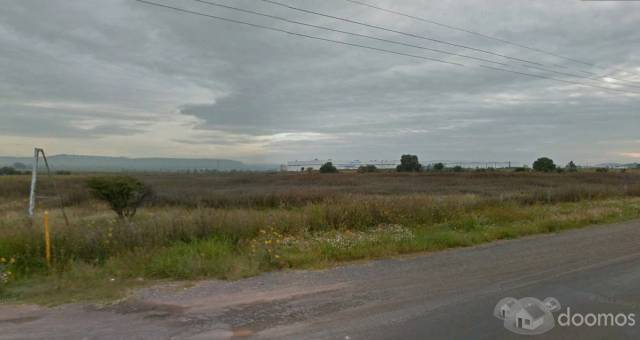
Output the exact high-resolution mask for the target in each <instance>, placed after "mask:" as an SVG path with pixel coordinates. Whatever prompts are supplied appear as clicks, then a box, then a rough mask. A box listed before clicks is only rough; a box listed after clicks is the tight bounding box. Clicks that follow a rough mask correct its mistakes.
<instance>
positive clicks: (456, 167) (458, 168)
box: [453, 165, 464, 172]
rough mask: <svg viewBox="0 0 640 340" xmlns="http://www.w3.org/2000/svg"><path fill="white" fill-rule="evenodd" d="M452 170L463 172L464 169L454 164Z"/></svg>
mask: <svg viewBox="0 0 640 340" xmlns="http://www.w3.org/2000/svg"><path fill="white" fill-rule="evenodd" d="M453 171H454V172H463V171H464V169H463V168H462V167H461V166H460V165H456V166H454V167H453Z"/></svg>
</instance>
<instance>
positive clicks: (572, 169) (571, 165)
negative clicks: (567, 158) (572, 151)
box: [565, 161, 578, 172]
mask: <svg viewBox="0 0 640 340" xmlns="http://www.w3.org/2000/svg"><path fill="white" fill-rule="evenodd" d="M565 170H567V171H568V172H576V171H578V166H577V165H576V163H574V162H573V161H571V162H569V163H568V164H567V166H565Z"/></svg>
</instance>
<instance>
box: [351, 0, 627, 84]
mask: <svg viewBox="0 0 640 340" xmlns="http://www.w3.org/2000/svg"><path fill="white" fill-rule="evenodd" d="M345 1H348V2H351V3H354V4H357V5H361V6H365V7H369V8H373V9H376V10H379V11H383V12H388V13H392V14H396V15H399V16H403V17H406V18H411V19H414V20H418V21H422V22H426V23H430V24H433V25H437V26H440V27H445V28H448V29H451V30H455V31H460V32H465V33H469V34H473V35H476V36H480V37H483V38H486V39H490V40H495V41H499V42H501V43H504V44H509V45H513V46H517V47H520V48H524V49H527V50H530V51H535V52H538V53H543V54H546V55H550V56H553V57H556V58H560V59H564V60H568V61H572V62H574V63H578V64H582V65H586V66H591V67H598V68H602V67H599V66H598V65H596V64H594V63H591V62H587V61H584V60H580V59H575V58H572V57H567V56H564V55H561V54H557V53H554V52H550V51H547V50H543V49H540V48H537V47H531V46H527V45H524V44H520V43H517V42H513V41H509V40H506V39H502V38H497V37H494V36H491V35H488V34H484V33H480V32H477V31H473V30H470V29H465V28H461V27H456V26H452V25H448V24H445V23H442V22H438V21H435V20H431V19H426V18H422V17H417V16H415V15H411V14H407V13H403V12H399V11H395V10H392V9H388V8H383V7H379V6H376V5H372V4H370V3H366V2H362V1H358V0H345ZM554 66H557V67H562V68H566V66H564V65H559V64H554ZM614 70H616V69H614ZM578 71H580V72H583V73H585V74H590V75H593V76H596V77H600V76H598V74H597V73H594V72H591V71H586V70H578ZM617 71H620V70H617ZM602 77H606V75H604V76H602ZM609 78H611V79H615V80H618V81H623V82H631V81H630V80H624V79H616V78H612V77H610V76H609Z"/></svg>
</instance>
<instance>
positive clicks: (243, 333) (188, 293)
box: [0, 221, 640, 340]
mask: <svg viewBox="0 0 640 340" xmlns="http://www.w3.org/2000/svg"><path fill="white" fill-rule="evenodd" d="M504 297H514V298H518V299H519V298H522V297H535V298H538V299H540V300H542V299H544V298H547V297H554V298H556V299H557V300H558V301H559V302H560V304H561V310H560V312H563V311H565V310H566V308H567V307H569V308H570V309H571V312H572V313H582V314H585V315H586V314H588V313H614V314H619V313H623V314H626V315H628V314H629V313H635V314H636V316H635V319H636V324H635V325H633V326H629V325H626V326H615V325H614V326H611V325H609V326H599V327H597V326H594V327H587V326H584V325H583V326H580V327H578V326H560V325H558V324H556V326H555V327H554V328H553V329H551V330H550V331H549V332H547V333H545V334H542V335H536V336H530V337H529V338H535V339H538V338H539V339H547V338H548V339H568V338H571V339H639V338H640V221H634V222H629V223H621V224H615V225H607V226H594V227H589V228H586V229H581V230H573V231H568V232H563V233H559V234H550V235H541V236H534V237H528V238H522V239H518V240H510V241H500V242H495V243H491V244H486V245H482V246H477V247H472V248H464V249H454V250H448V251H442V252H437V253H430V254H422V255H417V256H411V257H402V258H396V259H388V260H380V261H370V262H361V263H355V264H350V265H346V266H341V267H338V268H333V269H329V270H323V271H287V272H278V273H271V274H266V275H262V276H259V277H254V278H249V279H245V280H241V281H237V282H224V281H217V280H216V281H204V282H200V283H198V284H196V285H195V286H193V285H191V286H185V285H184V284H180V283H178V284H171V285H164V286H157V287H153V288H150V289H145V290H142V291H139V292H138V293H136V294H135V295H134V296H132V297H131V298H129V299H127V300H125V301H122V302H119V303H116V304H112V305H109V306H92V305H81V304H74V305H65V306H61V307H57V308H53V309H48V308H43V307H38V306H10V305H0V339H110V340H111V339H225V338H231V337H254V338H270V339H345V340H355V339H511V338H513V339H516V338H526V337H527V336H522V335H516V334H514V333H511V332H510V331H508V330H506V329H505V328H504V327H503V324H502V321H501V320H499V319H497V318H496V317H494V316H493V309H494V307H495V305H496V303H497V302H498V301H499V300H501V299H502V298H504ZM554 315H555V316H556V317H557V315H558V314H557V313H556V314H554Z"/></svg>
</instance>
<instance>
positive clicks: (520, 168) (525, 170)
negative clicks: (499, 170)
mask: <svg viewBox="0 0 640 340" xmlns="http://www.w3.org/2000/svg"><path fill="white" fill-rule="evenodd" d="M513 171H515V172H527V171H529V169H528V168H527V167H526V166H519V167H517V168H513Z"/></svg>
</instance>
